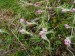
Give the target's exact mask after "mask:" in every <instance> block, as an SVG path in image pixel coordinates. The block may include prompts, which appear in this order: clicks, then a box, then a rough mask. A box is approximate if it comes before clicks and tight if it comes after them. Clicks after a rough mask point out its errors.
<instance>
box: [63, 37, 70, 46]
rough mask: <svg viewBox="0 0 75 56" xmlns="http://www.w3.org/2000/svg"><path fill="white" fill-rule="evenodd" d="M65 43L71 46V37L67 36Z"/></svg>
mask: <svg viewBox="0 0 75 56" xmlns="http://www.w3.org/2000/svg"><path fill="white" fill-rule="evenodd" d="M64 44H65V45H66V46H70V44H71V40H70V39H69V38H66V39H65V40H64Z"/></svg>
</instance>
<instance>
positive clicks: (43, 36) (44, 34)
mask: <svg viewBox="0 0 75 56" xmlns="http://www.w3.org/2000/svg"><path fill="white" fill-rule="evenodd" d="M46 32H47V29H45V28H43V29H42V31H40V33H39V35H40V36H41V38H42V39H47V37H46Z"/></svg>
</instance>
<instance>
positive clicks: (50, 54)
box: [47, 39, 52, 56]
mask: <svg viewBox="0 0 75 56" xmlns="http://www.w3.org/2000/svg"><path fill="white" fill-rule="evenodd" d="M47 42H48V43H49V52H50V56H52V55H51V44H50V41H49V39H47Z"/></svg>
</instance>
